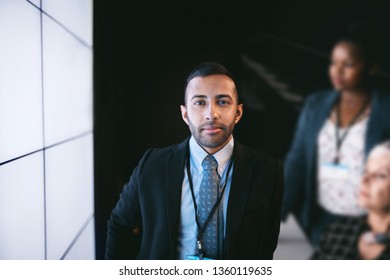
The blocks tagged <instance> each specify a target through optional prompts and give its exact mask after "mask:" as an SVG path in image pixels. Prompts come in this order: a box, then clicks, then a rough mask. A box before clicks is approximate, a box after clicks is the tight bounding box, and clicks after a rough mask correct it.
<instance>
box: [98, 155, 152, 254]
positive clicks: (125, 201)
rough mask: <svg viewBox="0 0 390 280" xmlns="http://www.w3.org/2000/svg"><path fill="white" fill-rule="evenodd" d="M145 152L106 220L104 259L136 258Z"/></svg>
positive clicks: (139, 237) (140, 229) (138, 242)
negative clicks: (141, 175) (140, 190)
mask: <svg viewBox="0 0 390 280" xmlns="http://www.w3.org/2000/svg"><path fill="white" fill-rule="evenodd" d="M150 151H151V150H149V151H148V152H146V153H145V155H144V156H143V158H142V159H141V161H140V164H139V165H138V166H137V167H136V168H135V169H134V172H133V174H132V175H131V177H130V180H129V182H128V183H127V184H126V185H125V186H124V188H123V191H122V193H121V195H120V198H119V201H118V203H117V204H116V206H115V208H114V209H113V210H112V213H111V216H110V219H109V221H108V224H107V225H108V230H107V240H106V252H105V258H106V259H114V260H125V259H136V257H137V255H138V252H139V248H140V243H141V238H142V217H141V212H140V211H141V210H140V204H139V188H140V174H141V172H142V166H143V162H144V161H145V159H146V158H147V156H148V155H149V152H150Z"/></svg>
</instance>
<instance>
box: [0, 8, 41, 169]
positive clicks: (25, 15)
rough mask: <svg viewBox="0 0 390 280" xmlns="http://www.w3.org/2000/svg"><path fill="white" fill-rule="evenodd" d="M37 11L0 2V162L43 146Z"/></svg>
mask: <svg viewBox="0 0 390 280" xmlns="http://www.w3.org/2000/svg"><path fill="white" fill-rule="evenodd" d="M41 84H42V82H41V35H40V13H39V10H38V9H37V8H35V7H34V6H33V5H31V4H30V3H28V2H27V1H4V0H2V1H0V162H4V161H6V160H9V159H12V158H15V157H18V156H21V155H24V154H27V153H29V152H32V151H34V150H38V149H40V148H42V146H43V135H42V86H41Z"/></svg>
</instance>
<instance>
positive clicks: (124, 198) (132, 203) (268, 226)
mask: <svg viewBox="0 0 390 280" xmlns="http://www.w3.org/2000/svg"><path fill="white" fill-rule="evenodd" d="M188 140H189V139H187V140H186V141H184V142H182V143H180V144H178V145H173V146H170V147H168V148H164V149H149V150H148V151H147V152H146V153H145V155H144V156H143V157H142V159H141V161H140V163H139V165H138V166H137V167H136V168H135V170H134V172H133V174H132V176H131V178H130V181H129V182H128V183H127V184H126V185H125V187H124V189H123V191H122V193H121V195H120V199H119V201H118V203H117V205H116V206H115V208H114V209H113V211H112V214H111V217H110V219H109V222H108V232H107V242H106V259H134V258H137V259H176V258H177V240H178V227H179V222H180V207H181V190H182V184H183V179H184V165H185V160H186V157H187V154H188V149H189V147H188V145H189V144H188V143H189V141H188ZM233 159H234V169H233V175H232V183H231V187H230V195H229V200H228V209H227V217H226V238H225V256H224V258H225V259H272V258H273V252H274V250H275V248H276V245H277V240H278V236H279V228H280V214H281V213H280V212H281V201H282V195H283V170H282V169H283V167H282V163H281V161H279V160H277V159H274V158H271V157H269V156H266V155H264V154H262V153H260V152H257V151H254V150H252V149H250V148H248V147H245V146H244V145H241V144H240V143H239V142H237V141H235V144H234V150H233Z"/></svg>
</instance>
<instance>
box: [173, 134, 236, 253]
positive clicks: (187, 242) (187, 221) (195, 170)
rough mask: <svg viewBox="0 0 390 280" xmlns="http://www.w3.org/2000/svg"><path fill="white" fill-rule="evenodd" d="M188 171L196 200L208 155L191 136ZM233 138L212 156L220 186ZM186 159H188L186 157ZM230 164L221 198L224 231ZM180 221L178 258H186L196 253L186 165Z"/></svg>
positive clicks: (193, 217) (225, 170) (230, 152)
mask: <svg viewBox="0 0 390 280" xmlns="http://www.w3.org/2000/svg"><path fill="white" fill-rule="evenodd" d="M189 146H190V171H191V176H192V181H193V187H194V195H195V199H196V201H198V198H199V186H200V183H201V181H202V175H203V168H202V161H203V159H204V158H205V157H206V156H207V155H208V153H207V152H206V151H205V150H204V149H203V148H202V147H201V146H199V144H198V143H197V142H196V140H195V139H194V138H193V137H191V139H190V143H189ZM233 147H234V140H233V137H232V139H230V141H229V142H228V143H227V144H226V145H225V146H224V147H223V148H222V149H221V150H219V151H218V152H217V153H215V154H213V156H214V158H215V159H216V160H217V162H218V175H219V177H220V180H221V181H220V186H223V185H224V184H225V182H224V181H225V179H226V174H225V173H226V172H227V169H228V168H227V167H228V164H229V161H230V159H231V157H232V154H233ZM187 160H188V159H187ZM233 168H234V166H232V168H231V170H230V172H229V174H228V179H227V184H226V189H225V192H224V195H223V198H222V212H223V230H224V233H225V232H226V211H227V204H228V199H229V193H230V185H231V180H232V174H233ZM180 210H181V211H180V223H179V232H178V245H177V250H178V258H179V259H186V256H187V255H194V254H195V253H196V251H195V248H196V241H197V240H196V235H197V233H198V229H197V225H196V220H195V209H194V202H193V199H192V194H191V189H190V185H189V182H188V176H187V172H186V167H184V180H183V185H182V195H181V209H180Z"/></svg>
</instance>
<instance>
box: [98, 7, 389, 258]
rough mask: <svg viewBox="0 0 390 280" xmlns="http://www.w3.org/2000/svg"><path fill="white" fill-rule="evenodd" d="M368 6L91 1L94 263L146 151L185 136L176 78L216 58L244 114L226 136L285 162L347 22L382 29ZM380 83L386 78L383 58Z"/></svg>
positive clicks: (381, 11)
mask: <svg viewBox="0 0 390 280" xmlns="http://www.w3.org/2000/svg"><path fill="white" fill-rule="evenodd" d="M388 14H389V13H388V12H386V9H385V8H384V5H383V3H381V2H375V1H366V2H362V3H359V2H356V1H353V2H352V1H351V2H346V1H334V2H333V1H281V0H277V1H260V0H258V1H247V0H240V1H238V0H232V1H222V0H209V1H205V0H200V1H199V0H198V1H185V0H166V1H157V0H153V1H126V0H123V1H119V0H95V1H94V131H95V139H94V156H95V222H96V226H95V227H96V257H97V259H103V258H104V249H105V238H106V223H107V219H108V217H109V215H110V212H111V209H112V208H113V207H114V205H115V203H116V201H117V199H118V196H119V193H120V191H121V190H122V188H123V185H124V183H125V182H126V181H127V180H128V179H129V177H130V175H131V172H132V170H133V168H134V167H135V165H136V164H137V163H138V161H139V159H140V157H141V156H142V154H143V153H144V152H145V150H146V149H147V148H149V147H164V146H168V145H171V144H175V143H178V142H181V141H182V140H184V139H185V138H186V137H187V136H189V131H188V128H187V126H186V125H185V123H184V122H183V121H182V119H181V115H180V110H179V106H180V105H181V104H182V103H183V102H182V101H183V92H184V81H185V78H186V76H187V74H188V73H189V72H190V71H191V69H192V68H193V67H194V66H196V65H197V64H198V63H201V62H203V61H216V62H219V63H221V64H223V65H225V66H227V67H228V68H229V69H230V70H231V71H232V72H233V73H234V74H235V75H236V77H237V80H238V89H239V94H240V98H241V101H242V102H243V103H244V116H243V118H242V120H241V122H240V123H239V124H238V126H237V127H236V131H235V137H236V138H237V139H238V140H240V141H241V142H243V143H244V144H247V145H249V146H252V147H254V148H257V149H260V150H262V151H265V152H267V153H269V154H271V155H274V156H276V157H279V158H281V159H283V158H284V156H285V154H286V152H287V149H288V147H289V145H290V142H291V138H292V135H293V132H294V127H295V122H296V119H297V116H298V113H299V110H300V108H301V105H302V102H303V100H304V98H305V97H306V96H307V95H308V94H310V93H311V92H312V91H314V90H317V89H322V88H326V87H330V84H329V82H328V77H327V65H328V54H329V51H330V49H331V46H332V44H333V43H334V41H335V40H336V39H337V37H338V36H339V35H340V34H341V33H342V32H343V31H344V30H345V29H346V28H347V27H348V26H349V25H350V24H351V23H352V22H356V21H358V22H364V21H365V20H367V19H370V20H372V19H374V20H375V22H376V23H375V24H376V27H375V28H374V30H373V32H375V33H377V34H378V35H380V36H382V37H383V38H385V39H384V40H383V45H382V44H381V49H382V50H386V48H388V46H389V45H390V44H388V41H387V40H386V37H387V33H386V31H387V30H388V29H389V27H390V24H387V23H386V22H388V21H387V17H388ZM381 62H382V73H381V77H380V82H381V83H382V84H383V86H384V87H386V86H387V83H388V80H389V74H387V73H389V72H390V71H389V70H390V67H389V65H390V62H389V55H387V53H386V51H384V52H383V54H382V61H381Z"/></svg>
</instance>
